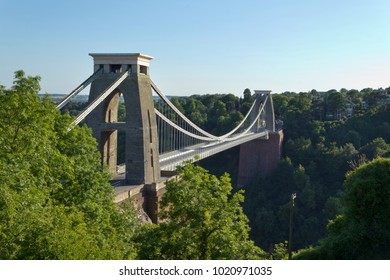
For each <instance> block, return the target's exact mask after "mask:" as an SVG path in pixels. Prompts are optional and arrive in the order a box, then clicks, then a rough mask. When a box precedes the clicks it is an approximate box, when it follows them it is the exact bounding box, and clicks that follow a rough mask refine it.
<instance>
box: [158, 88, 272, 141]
mask: <svg viewBox="0 0 390 280" xmlns="http://www.w3.org/2000/svg"><path fill="white" fill-rule="evenodd" d="M267 98H268V96H266V97H265V99H264V101H262V104H261V108H260V110H259V112H258V113H257V116H256V118H255V120H254V121H253V122H252V123H251V125H250V126H249V127H248V128H247V129H246V130H245V131H243V132H242V133H240V134H238V135H236V136H234V137H231V138H227V137H225V138H223V139H218V140H216V139H214V138H210V137H204V136H200V135H196V134H193V133H192V132H189V131H187V130H185V129H183V128H182V127H180V126H178V125H177V124H175V123H174V122H172V121H171V120H170V119H168V118H167V117H166V116H164V115H163V114H162V113H161V112H160V111H158V110H157V109H156V108H155V109H154V111H155V113H156V115H157V116H159V117H160V118H161V119H162V120H163V121H165V122H166V123H168V124H169V125H171V126H172V127H173V128H175V129H177V130H178V131H180V132H182V133H184V134H186V135H188V136H190V137H193V138H196V139H199V140H203V141H208V142H213V141H219V142H230V141H235V140H237V139H239V138H241V137H244V136H246V135H247V134H248V132H249V131H250V130H251V129H252V127H253V126H254V125H255V124H256V122H257V121H258V120H259V118H260V115H261V113H262V112H263V111H264V106H265V103H266V102H267ZM235 130H236V129H234V131H235ZM229 133H230V132H229Z"/></svg>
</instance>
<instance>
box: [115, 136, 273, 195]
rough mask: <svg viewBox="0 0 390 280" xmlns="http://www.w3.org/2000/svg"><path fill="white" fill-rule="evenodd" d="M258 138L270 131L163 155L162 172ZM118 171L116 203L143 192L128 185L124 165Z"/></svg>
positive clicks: (161, 159)
mask: <svg viewBox="0 0 390 280" xmlns="http://www.w3.org/2000/svg"><path fill="white" fill-rule="evenodd" d="M233 137H234V136H233ZM258 138H268V130H266V129H263V130H262V131H260V132H257V133H249V134H247V135H245V136H242V137H238V138H237V139H235V140H232V141H224V142H222V141H217V142H209V143H200V144H197V145H193V146H189V147H186V148H183V149H180V150H176V151H172V152H169V153H165V154H161V155H160V169H161V170H162V171H174V170H176V168H177V166H181V165H183V164H184V163H185V162H187V161H192V162H195V161H198V160H201V159H204V158H207V157H209V156H212V155H214V154H217V153H219V152H222V151H225V150H228V149H230V148H233V147H235V146H238V145H241V144H243V143H246V142H249V141H252V140H254V139H258ZM117 171H118V174H117V176H116V177H115V179H114V180H112V185H113V186H114V187H115V202H120V201H122V200H124V199H126V198H128V197H131V196H132V195H134V194H136V193H138V192H140V191H141V190H142V188H143V186H144V185H143V184H141V185H127V184H126V182H125V181H126V180H125V165H124V164H122V165H119V166H118V169H117ZM170 178H173V177H171V176H169V175H168V176H162V177H161V181H160V182H157V187H158V188H161V187H163V185H164V184H165V182H166V181H167V180H168V179H170ZM160 185H161V186H160Z"/></svg>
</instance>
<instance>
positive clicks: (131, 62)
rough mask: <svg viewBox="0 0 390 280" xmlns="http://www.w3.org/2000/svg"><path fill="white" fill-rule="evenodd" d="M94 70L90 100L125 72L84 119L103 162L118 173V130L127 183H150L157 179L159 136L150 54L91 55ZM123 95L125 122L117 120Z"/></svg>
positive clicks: (115, 174) (111, 171)
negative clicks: (97, 71) (96, 75)
mask: <svg viewBox="0 0 390 280" xmlns="http://www.w3.org/2000/svg"><path fill="white" fill-rule="evenodd" d="M90 55H91V56H92V57H93V59H94V68H95V71H96V70H98V69H99V68H102V69H103V73H102V74H101V75H100V76H99V77H98V78H96V79H95V80H94V81H93V82H92V83H91V88H90V94H89V102H90V103H91V102H93V101H94V100H96V99H97V98H99V96H100V95H101V94H102V92H104V91H105V90H106V89H107V88H108V87H110V86H112V85H115V82H116V81H117V80H118V78H120V77H121V76H122V75H124V74H125V72H128V76H127V77H126V78H125V79H124V80H123V81H122V82H121V83H119V84H118V85H117V86H116V88H115V90H113V91H112V93H111V94H110V95H109V96H108V97H107V98H106V99H105V100H104V102H102V103H101V104H99V105H98V106H97V107H96V108H95V109H94V110H93V111H92V112H91V113H90V114H89V115H88V116H87V117H86V119H85V121H86V123H87V125H88V126H89V127H90V128H91V129H92V133H93V135H94V137H95V138H96V139H97V140H98V144H99V150H100V152H101V154H102V161H103V165H107V166H108V169H109V171H110V173H111V174H112V175H113V177H116V176H117V175H118V174H117V173H118V168H117V158H118V131H119V132H120V133H122V135H124V137H125V147H126V153H125V160H124V161H125V162H124V163H125V166H126V167H125V170H126V172H125V174H124V175H123V178H122V179H125V180H126V183H128V184H152V183H154V182H158V181H159V179H160V166H159V155H158V136H157V124H156V116H155V113H154V103H153V97H152V89H151V80H150V77H149V64H150V60H151V59H152V57H150V56H147V55H144V54H140V53H126V54H104V53H93V54H90ZM121 95H123V99H124V104H125V121H124V122H123V121H120V122H118V106H119V102H120V96H121Z"/></svg>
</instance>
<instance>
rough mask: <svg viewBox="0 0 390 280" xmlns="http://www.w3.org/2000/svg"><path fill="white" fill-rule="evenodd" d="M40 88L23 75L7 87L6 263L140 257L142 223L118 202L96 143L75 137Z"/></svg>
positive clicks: (2, 167) (2, 139) (0, 246)
mask: <svg viewBox="0 0 390 280" xmlns="http://www.w3.org/2000/svg"><path fill="white" fill-rule="evenodd" d="M39 81H40V78H39V77H31V76H26V75H25V73H24V72H23V71H17V72H15V81H14V84H13V86H12V87H11V88H10V89H6V88H5V87H4V86H1V87H0V89H1V90H0V190H1V193H2V195H1V196H0V258H1V259H122V258H134V257H135V249H134V248H133V246H132V243H131V242H129V240H130V238H131V234H132V233H131V232H132V231H131V229H132V228H134V225H135V220H134V218H133V216H132V215H130V214H128V213H129V212H124V211H121V212H119V211H118V209H117V208H116V206H115V205H114V203H113V190H112V187H111V186H110V185H109V183H108V179H109V175H108V173H107V172H105V171H103V170H102V169H101V163H100V155H99V153H98V151H97V148H96V146H97V145H96V140H95V139H94V138H93V137H92V136H91V131H90V130H89V129H87V128H86V127H75V128H74V129H72V130H70V131H68V127H69V125H70V123H71V120H72V119H71V117H70V116H69V115H61V114H60V112H59V111H58V110H57V109H56V107H55V106H54V105H53V104H52V103H51V102H50V101H49V99H48V98H44V99H43V100H40V99H39V97H38V92H39V90H40V86H39ZM129 229H130V230H129Z"/></svg>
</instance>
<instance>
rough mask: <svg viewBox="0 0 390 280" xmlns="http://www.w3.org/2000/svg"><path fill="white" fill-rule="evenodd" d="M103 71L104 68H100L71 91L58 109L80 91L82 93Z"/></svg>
mask: <svg viewBox="0 0 390 280" xmlns="http://www.w3.org/2000/svg"><path fill="white" fill-rule="evenodd" d="M101 72H103V68H99V69H98V70H96V72H95V73H93V74H92V75H91V76H89V78H88V79H86V80H85V81H84V82H82V83H81V84H80V85H79V86H78V87H77V88H75V89H74V90H73V91H72V92H71V93H69V94H68V95H67V96H66V97H65V98H64V99H63V100H62V101H61V102H60V103H59V104H58V105H57V109H60V110H61V109H62V108H63V107H64V106H65V105H66V104H68V103H69V102H70V100H71V99H72V98H73V97H75V96H76V95H77V94H78V93H80V92H81V91H82V90H83V89H85V88H86V87H87V86H88V85H89V84H90V83H92V82H93V81H94V80H95V79H96V78H97V77H99V76H100V74H101Z"/></svg>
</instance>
